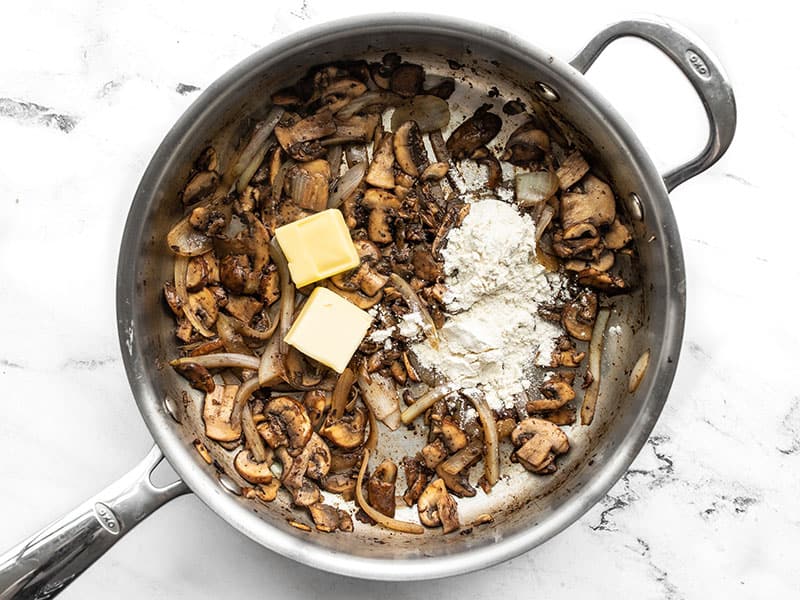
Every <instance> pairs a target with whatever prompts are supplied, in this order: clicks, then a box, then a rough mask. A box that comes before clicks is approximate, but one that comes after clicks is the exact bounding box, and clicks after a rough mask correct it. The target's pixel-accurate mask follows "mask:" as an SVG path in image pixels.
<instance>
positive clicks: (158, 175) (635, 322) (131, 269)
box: [117, 17, 685, 579]
mask: <svg viewBox="0 0 800 600" xmlns="http://www.w3.org/2000/svg"><path fill="white" fill-rule="evenodd" d="M388 51H394V52H398V53H399V54H400V55H401V56H402V57H403V59H404V60H407V61H410V62H415V63H419V64H422V65H423V66H424V67H425V69H426V72H428V73H432V74H438V75H451V76H454V77H455V78H456V82H457V92H456V95H455V96H454V99H458V100H459V101H458V106H457V107H451V108H452V110H453V118H452V120H451V123H452V125H453V126H455V125H457V124H458V123H460V122H461V121H462V120H463V119H464V118H466V117H467V116H468V115H470V114H472V112H473V111H474V109H475V108H476V107H477V106H479V105H480V104H481V103H482V102H486V101H489V102H492V103H493V104H494V105H495V106H496V107H497V109H498V110H497V111H495V112H499V108H500V107H501V106H502V104H503V103H504V102H506V101H507V100H510V99H514V98H517V97H519V98H521V99H522V100H523V102H526V103H528V102H529V101H530V99H531V98H533V97H535V92H534V91H533V90H534V89H535V83H536V82H537V81H543V82H546V83H548V84H550V85H551V86H552V87H553V88H554V89H556V90H557V91H558V92H559V94H560V97H561V99H560V100H559V101H558V102H555V103H553V104H552V107H553V108H554V109H556V110H557V111H558V112H559V113H560V114H561V115H563V116H564V117H565V118H566V119H567V120H568V121H569V122H571V123H573V124H574V125H575V127H576V128H577V129H578V130H580V131H582V132H583V133H585V134H586V136H587V138H588V140H591V145H592V146H593V148H594V151H593V152H591V151H590V153H592V154H593V155H594V156H593V161H594V164H596V165H599V166H600V167H601V168H602V169H603V170H604V171H605V172H607V173H608V175H609V176H610V177H611V179H612V181H613V183H614V186H615V189H616V191H617V193H618V196H619V197H621V198H627V197H628V195H629V194H630V193H631V192H636V193H637V194H638V195H639V196H640V197H641V198H642V200H643V203H644V205H645V211H644V221H643V222H639V221H634V222H633V223H634V228H635V232H636V245H637V249H638V252H639V255H640V259H641V268H642V280H641V285H640V287H639V288H638V290H637V291H636V292H635V293H634V294H632V295H630V296H626V297H620V298H617V299H616V300H615V302H614V307H615V309H616V310H615V312H614V314H613V315H612V319H611V322H610V325H611V326H612V329H611V331H612V333H611V334H610V335H609V336H608V337H607V343H606V352H605V354H604V364H603V377H602V380H603V383H602V387H601V396H600V397H601V403H600V406H599V408H598V413H597V415H596V417H595V421H594V424H593V425H592V426H591V427H589V428H580V427H578V426H576V427H574V428H573V430H572V431H570V432H568V435H569V436H570V441H571V444H572V450H571V452H570V453H569V455H567V457H564V458H562V459H561V460H560V464H561V468H560V469H559V471H558V473H557V474H556V475H555V476H553V477H549V478H541V477H532V476H529V475H527V474H525V473H524V472H522V473H520V472H519V471H522V469H521V468H520V467H517V466H514V468H513V469H509V468H508V467H507V465H504V466H503V472H504V473H513V474H516V476H513V477H511V478H510V479H504V480H501V482H500V483H499V484H498V486H497V487H496V488H495V490H494V491H493V493H492V494H491V495H490V496H488V497H487V496H483V494H482V493H481V492H479V495H478V496H477V497H476V498H473V499H466V500H461V501H459V507H460V512H461V516H462V521H463V522H465V523H468V522H469V521H470V520H471V519H472V518H473V517H474V516H476V515H477V514H479V513H482V512H490V513H492V514H493V515H494V517H495V522H494V524H493V525H491V526H481V527H478V528H475V529H474V530H473V531H472V532H471V533H470V534H468V535H458V534H454V535H449V536H442V535H441V534H440V532H438V531H431V532H428V533H426V534H425V535H424V539H423V540H420V538H418V537H416V536H409V535H403V534H397V533H392V532H388V531H384V530H381V529H379V528H376V527H366V526H362V525H361V524H359V523H356V531H355V532H354V533H352V534H332V535H331V534H322V533H316V532H312V533H306V532H302V531H299V530H297V529H294V528H293V527H291V526H289V525H288V523H287V519H289V518H298V515H299V514H300V513H298V512H297V511H294V510H292V509H291V508H290V507H289V506H288V501H287V498H285V497H283V496H282V495H279V498H278V500H276V501H275V502H273V503H271V504H270V505H264V504H260V503H257V502H253V501H247V500H244V499H242V498H239V497H236V496H234V495H231V494H229V493H228V492H227V491H225V490H224V489H223V487H222V486H220V484H219V482H218V478H217V469H216V468H215V467H214V466H209V465H206V464H205V463H204V462H203V461H202V460H201V458H200V457H199V455H197V454H196V452H195V451H194V450H193V448H192V447H191V444H192V441H193V440H195V439H201V440H203V439H204V435H203V425H202V420H201V419H200V412H201V407H202V399H201V397H200V395H199V393H198V392H195V391H194V390H191V389H190V388H188V386H187V385H186V383H185V381H184V380H183V379H181V378H180V377H178V376H177V375H176V374H175V373H174V372H173V371H172V369H170V368H169V367H168V366H166V363H167V361H168V360H169V358H170V357H173V356H175V355H176V354H177V351H176V344H175V339H174V336H173V321H172V318H171V317H170V316H169V315H168V314H167V312H166V311H165V310H164V308H163V306H162V301H161V285H162V284H163V282H164V281H167V280H169V279H171V277H172V257H171V255H170V253H169V251H168V249H167V247H166V243H165V241H164V240H165V236H166V233H167V231H168V230H169V227H170V226H171V225H172V224H173V223H174V222H175V221H176V220H177V219H178V218H179V217H180V210H181V209H180V203H179V202H178V201H177V194H178V192H179V190H180V188H181V187H182V185H183V183H184V182H185V180H186V176H187V174H188V173H189V170H190V168H191V163H192V161H193V159H194V158H195V157H196V156H197V154H198V153H199V152H200V151H201V150H202V149H203V148H204V147H205V146H207V145H208V144H209V143H211V142H212V141H213V142H214V143H215V144H216V145H221V144H225V143H226V140H230V139H231V138H232V136H234V135H235V133H236V128H237V127H240V126H241V124H242V123H245V122H247V120H248V119H252V118H258V117H259V116H262V115H263V114H264V113H265V112H266V109H267V108H268V106H267V102H268V99H269V97H270V94H271V92H273V91H275V90H277V89H279V88H281V87H283V86H285V85H287V84H289V83H291V82H292V81H294V80H296V79H297V78H299V77H300V76H301V75H303V74H304V73H305V71H306V70H307V68H308V67H310V66H312V65H314V64H318V63H321V62H327V61H331V60H337V59H347V58H365V59H367V60H379V59H380V57H381V56H382V55H383V54H385V53H386V52H388ZM448 59H455V60H456V61H458V62H459V63H462V64H464V65H465V66H464V67H463V68H460V69H458V70H453V69H452V68H451V67H450V65H449V64H448ZM493 87H495V88H497V91H498V92H499V97H497V98H495V99H493V100H492V99H489V98H488V96H487V94H488V92H489V91H490V89H492V88H493ZM510 128H511V126H509V125H508V124H507V125H505V126H504V129H503V132H501V135H500V136H499V137H498V139H497V140H495V143H498V142H499V143H502V142H503V141H504V136H507V135H508V131H509V129H510ZM587 149H588V150H590V148H587ZM623 204H624V203H623ZM653 236H655V237H654V239H651V238H652V237H653ZM683 277H684V272H683V261H682V256H681V250H680V241H679V239H678V234H677V229H676V225H675V222H674V217H673V214H672V211H671V209H670V207H669V203H668V198H667V195H666V191H665V189H664V187H663V184H662V182H661V179H660V177H659V176H658V174H657V173H656V171H655V169H654V168H653V165H652V164H651V163H650V161H649V159H648V158H647V157H646V155H645V154H644V152H643V150H642V148H641V146H640V145H639V143H638V142H637V141H636V139H635V137H634V136H633V134H632V133H631V132H630V130H629V129H628V128H627V126H626V125H625V124H624V122H622V121H621V119H620V118H619V117H618V116H617V115H616V113H615V112H614V111H613V109H611V107H609V106H608V105H607V104H606V103H605V102H604V101H603V100H602V99H600V98H599V97H598V96H597V95H596V92H594V91H592V90H590V89H589V88H588V87H587V84H586V83H585V82H584V81H583V78H582V76H581V75H580V74H578V73H577V72H575V71H574V70H572V69H571V68H570V67H568V66H567V65H565V64H564V63H561V62H560V61H558V60H557V59H554V58H553V57H551V56H549V55H547V54H546V53H542V52H541V51H538V50H536V49H533V48H531V47H528V46H526V45H524V44H523V43H522V42H520V41H519V40H516V39H513V38H511V37H510V36H508V34H506V33H504V32H500V31H497V30H493V29H488V28H484V27H481V26H475V25H468V24H464V23H459V22H454V21H452V20H447V21H444V20H439V19H433V18H430V17H383V18H365V19H362V20H358V21H354V20H349V21H348V22H347V23H334V24H331V25H327V26H323V27H320V28H316V29H315V30H311V31H309V32H305V33H301V34H299V35H297V36H295V37H293V38H289V39H287V40H285V41H283V42H281V43H279V44H277V45H274V46H272V47H269V48H266V49H264V50H262V51H261V52H259V53H257V54H255V55H254V56H252V57H251V58H249V59H247V60H246V61H244V62H243V63H241V64H240V65H238V66H237V67H235V68H234V69H233V70H232V71H230V72H229V73H228V74H226V75H225V76H223V77H222V78H221V79H219V80H218V81H217V82H215V83H214V84H213V85H212V86H210V87H209V88H208V89H207V90H206V91H205V92H204V93H203V94H202V95H201V97H200V98H199V99H198V100H197V101H196V102H195V104H193V105H192V107H190V109H189V110H188V111H187V113H186V114H185V115H184V116H183V117H182V118H181V119H180V120H179V122H178V123H177V124H176V125H175V127H174V128H173V130H172V131H171V132H170V133H169V134H168V136H167V138H166V139H165V141H164V142H163V144H162V146H161V147H160V148H159V149H158V151H157V153H156V155H155V156H154V158H153V160H152V162H151V164H150V166H149V167H148V170H147V172H146V173H145V175H144V177H143V180H142V183H141V185H140V188H139V190H138V191H137V194H136V197H135V199H134V203H133V206H132V208H131V212H130V215H129V218H128V222H127V225H126V229H125V234H124V238H123V243H122V249H121V255H120V262H119V272H118V282H117V285H118V296H117V304H118V320H119V331H120V340H121V344H122V351H123V356H124V359H125V363H126V368H127V371H128V377H129V380H130V382H131V385H132V388H133V390H134V394H135V396H136V400H137V403H138V404H139V407H140V410H141V411H142V414H143V416H144V418H145V420H146V421H147V424H148V426H149V427H150V429H151V431H152V433H153V436H154V437H155V439H156V441H157V442H158V443H159V445H160V446H161V447H162V449H163V450H164V452H165V454H166V456H167V458H168V459H169V460H170V463H171V464H172V465H173V467H174V468H175V469H176V471H177V472H178V473H179V474H180V475H181V476H182V477H183V478H184V480H185V481H186V482H187V483H188V484H189V486H190V487H191V488H192V489H193V490H194V491H195V492H196V493H197V494H198V495H199V496H200V498H201V499H202V500H203V501H204V502H206V503H207V504H208V505H209V506H210V507H211V508H212V509H213V510H215V511H216V512H217V513H218V514H220V515H221V516H222V517H223V518H225V519H226V520H227V521H228V522H230V523H231V524H232V525H234V526H235V527H237V528H238V529H240V530H241V531H243V532H244V533H245V534H247V535H249V536H250V537H252V538H253V539H255V540H256V541H258V542H260V543H261V544H263V545H265V546H267V547H269V548H272V549H273V550H276V551H278V552H280V553H281V554H284V555H286V556H289V557H291V558H294V559H296V560H300V561H301V562H305V563H307V564H310V565H313V566H317V567H320V568H324V569H327V570H330V571H335V572H339V573H343V574H348V575H355V576H360V577H366V578H375V579H421V578H429V577H436V576H444V575H449V574H454V573H459V572H464V571H468V570H472V569H476V568H480V567H485V566H488V565H490V564H494V563H497V562H500V561H502V560H504V559H507V558H509V557H511V556H514V555H516V554H518V553H520V552H522V551H525V550H526V549H529V548H530V547H532V546H534V545H536V544H538V543H541V542H542V541H544V540H546V539H547V538H549V537H550V536H552V535H554V534H555V533H557V532H558V531H560V530H561V529H563V528H564V527H566V526H567V525H569V524H570V523H572V522H573V521H574V520H575V519H576V518H578V517H579V516H580V515H581V514H583V512H585V511H586V510H588V508H589V507H590V506H591V505H592V504H594V503H595V502H596V501H597V500H599V499H600V498H601V497H602V495H603V494H604V493H605V492H606V491H607V489H608V488H609V487H610V486H611V485H613V483H614V482H615V481H616V479H617V478H618V477H619V476H620V475H621V474H622V472H624V470H625V468H626V467H627V466H628V465H629V464H630V462H631V461H632V460H633V458H634V457H635V455H636V453H637V452H638V450H639V449H640V448H641V446H642V444H643V443H644V441H645V440H646V439H647V435H648V434H649V432H650V430H651V429H652V426H653V425H654V423H655V420H656V418H657V416H658V414H659V413H660V410H661V407H662V406H663V403H664V401H665V400H666V396H667V393H668V390H669V386H670V384H671V381H672V377H673V374H674V370H675V366H676V362H677V357H678V350H679V348H680V341H681V337H682V331H683V313H684V304H685V299H684V279H683ZM647 348H649V349H650V350H651V363H650V369H649V371H648V373H647V376H646V377H645V379H644V381H643V383H642V385H641V386H640V387H639V389H638V391H637V393H635V394H633V395H631V394H628V392H627V380H628V373H629V371H630V368H631V367H632V366H633V364H634V362H635V361H636V359H637V358H638V357H639V355H640V354H641V353H642V352H643V351H644V350H645V349H647ZM165 398H168V399H170V401H171V402H172V403H173V405H174V406H177V416H178V418H179V420H180V423H177V422H176V421H175V420H173V419H172V418H171V417H170V416H169V415H168V414H167V412H166V411H165V408H164V400H165ZM386 433H387V430H385V429H382V430H381V440H380V442H379V448H380V445H384V446H385V445H386V444H387V438H386ZM404 443H405V441H397V440H396V439H393V441H392V450H393V452H396V453H399V455H402V453H403V452H404ZM406 445H407V446H408V452H410V453H413V452H415V451H416V450H417V449H418V448H419V446H420V445H419V442H418V440H415V439H412V438H411V436H409V441H408V443H407V444H406ZM208 447H209V448H210V449H212V453H213V454H214V457H215V459H216V461H217V462H218V464H219V465H220V467H221V468H222V469H223V470H225V471H226V472H227V473H228V474H229V475H230V476H231V477H232V478H233V479H237V480H238V477H237V476H236V473H235V472H234V471H233V469H232V468H230V461H231V459H232V454H231V455H229V454H228V453H226V452H225V451H223V450H221V449H219V448H218V447H216V445H215V444H214V443H210V444H208ZM504 454H506V455H507V454H508V452H507V450H506V452H504ZM396 455H397V454H396ZM372 464H373V465H374V464H377V462H375V461H374V460H373V461H372ZM402 486H403V481H402V476H401V477H400V481H399V482H398V487H399V488H400V490H401V491H402ZM406 514H407V513H405V512H404V511H398V518H401V519H402V518H405V515H406ZM299 520H306V521H308V519H307V518H306V519H302V518H301V519H299ZM422 559H425V560H422Z"/></svg>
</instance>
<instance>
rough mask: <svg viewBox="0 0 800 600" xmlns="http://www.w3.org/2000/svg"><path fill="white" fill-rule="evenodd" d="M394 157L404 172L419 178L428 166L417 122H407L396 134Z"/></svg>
mask: <svg viewBox="0 0 800 600" xmlns="http://www.w3.org/2000/svg"><path fill="white" fill-rule="evenodd" d="M393 143H394V156H395V160H396V161H397V166H399V167H400V168H401V169H402V170H403V172H405V173H407V174H408V175H411V176H412V177H419V175H420V173H421V172H422V171H423V170H424V169H425V167H426V166H427V164H428V157H427V154H426V152H425V146H424V144H423V143H422V133H421V132H420V130H419V127H418V126H417V123H416V121H406V122H405V123H403V124H402V125H401V126H400V127H399V129H398V130H397V131H396V132H395V134H394V140H393Z"/></svg>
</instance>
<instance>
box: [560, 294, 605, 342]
mask: <svg viewBox="0 0 800 600" xmlns="http://www.w3.org/2000/svg"><path fill="white" fill-rule="evenodd" d="M596 316H597V295H596V294H594V293H593V292H588V291H587V292H583V293H581V294H580V295H579V296H578V297H577V298H576V299H575V300H574V301H573V302H570V303H569V304H567V305H566V306H565V307H564V310H563V312H562V313H561V324H562V325H563V326H564V329H566V330H567V333H569V334H570V335H571V336H572V337H573V338H575V339H577V340H581V341H582V342H588V341H589V340H590V339H591V337H592V325H593V324H594V320H595V317H596Z"/></svg>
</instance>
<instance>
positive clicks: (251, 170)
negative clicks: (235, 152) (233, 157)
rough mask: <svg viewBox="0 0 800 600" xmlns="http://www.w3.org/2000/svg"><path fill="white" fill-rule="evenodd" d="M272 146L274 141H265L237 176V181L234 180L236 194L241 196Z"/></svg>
mask: <svg viewBox="0 0 800 600" xmlns="http://www.w3.org/2000/svg"><path fill="white" fill-rule="evenodd" d="M274 145H275V142H274V140H267V141H266V142H265V143H264V145H263V146H262V147H261V148H259V149H258V151H257V152H256V153H255V155H254V156H253V158H252V160H251V161H250V163H249V164H248V165H247V166H246V167H245V169H244V171H242V174H241V175H239V179H237V180H236V191H237V192H239V193H240V194H241V193H242V192H243V191H244V189H245V188H246V187H247V186H248V185H250V180H251V179H252V178H253V175H255V174H256V171H258V167H260V166H261V163H262V162H263V160H264V157H265V156H266V155H267V152H269V150H270V148H272V147H273V146H274Z"/></svg>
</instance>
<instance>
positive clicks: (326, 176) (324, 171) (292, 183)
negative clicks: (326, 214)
mask: <svg viewBox="0 0 800 600" xmlns="http://www.w3.org/2000/svg"><path fill="white" fill-rule="evenodd" d="M330 180H331V167H330V164H328V161H327V160H324V159H319V160H312V161H309V162H305V163H300V164H297V165H295V166H294V167H292V168H291V169H289V171H288V172H287V173H286V183H285V186H286V191H287V193H288V195H289V198H291V199H292V200H293V201H294V202H295V203H296V204H297V205H298V206H299V207H300V208H303V209H305V210H310V211H312V212H319V211H321V210H324V209H325V208H326V207H327V206H328V188H329V185H330Z"/></svg>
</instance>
